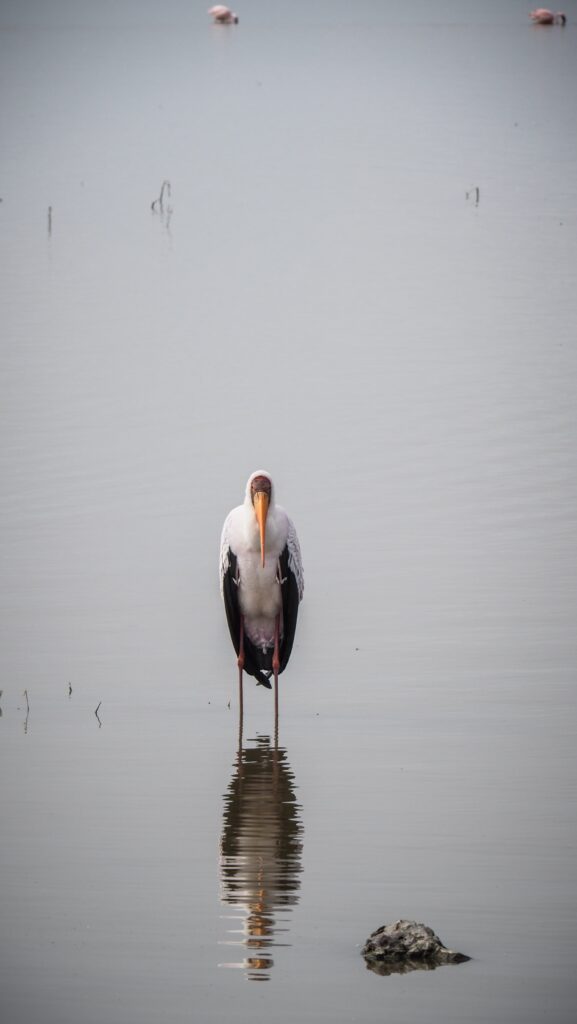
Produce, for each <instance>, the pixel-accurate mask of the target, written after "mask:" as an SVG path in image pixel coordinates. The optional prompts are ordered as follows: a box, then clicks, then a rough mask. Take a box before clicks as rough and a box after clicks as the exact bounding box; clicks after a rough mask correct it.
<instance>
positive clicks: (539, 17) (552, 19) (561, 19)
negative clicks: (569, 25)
mask: <svg viewBox="0 0 577 1024" xmlns="http://www.w3.org/2000/svg"><path fill="white" fill-rule="evenodd" d="M529 17H530V18H531V21H532V22H533V24H534V25H564V24H565V22H566V21H567V18H566V17H565V15H564V14H563V12H562V11H557V14H553V11H548V10H547V8H546V7H538V8H537V9H536V10H535V11H531V13H530V15H529Z"/></svg>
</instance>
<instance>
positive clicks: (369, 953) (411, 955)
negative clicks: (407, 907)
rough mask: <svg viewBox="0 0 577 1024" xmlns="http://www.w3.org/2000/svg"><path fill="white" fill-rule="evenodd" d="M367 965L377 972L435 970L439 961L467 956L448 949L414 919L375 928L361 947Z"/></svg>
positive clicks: (453, 961)
mask: <svg viewBox="0 0 577 1024" xmlns="http://www.w3.org/2000/svg"><path fill="white" fill-rule="evenodd" d="M361 952H362V954H363V956H364V958H365V960H366V961H367V967H370V969H371V970H376V971H377V973H378V974H394V973H405V972H406V971H411V970H419V969H422V970H434V969H435V967H439V966H440V965H441V964H462V963H464V962H465V961H466V960H470V959H471V957H470V956H465V954H464V953H456V952H455V951H454V950H453V949H447V947H446V946H444V945H443V943H442V942H441V940H440V938H439V936H438V935H435V933H434V931H433V929H432V928H428V927H427V925H426V924H419V923H418V922H417V921H402V920H401V921H395V922H394V924H384V925H382V927H381V928H377V930H376V932H373V933H372V935H370V936H369V938H368V939H367V941H366V942H365V944H364V946H363V948H362V950H361Z"/></svg>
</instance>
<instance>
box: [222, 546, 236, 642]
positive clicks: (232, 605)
mask: <svg viewBox="0 0 577 1024" xmlns="http://www.w3.org/2000/svg"><path fill="white" fill-rule="evenodd" d="M236 579H237V568H236V555H234V554H233V553H232V551H231V550H230V548H228V551H227V553H226V559H225V561H224V564H223V569H222V575H221V585H222V596H223V600H224V610H225V612H226V621H227V622H228V628H229V630H230V638H231V640H232V645H233V647H234V649H235V651H236V653H237V655H238V652H239V648H240V607H239V603H238V584H237V582H236Z"/></svg>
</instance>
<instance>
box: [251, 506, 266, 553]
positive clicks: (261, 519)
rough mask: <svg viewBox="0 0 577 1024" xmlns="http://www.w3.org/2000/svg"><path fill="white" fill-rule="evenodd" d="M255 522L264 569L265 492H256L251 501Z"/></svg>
mask: <svg viewBox="0 0 577 1024" xmlns="http://www.w3.org/2000/svg"><path fill="white" fill-rule="evenodd" d="M252 503H253V505H254V511H255V515H256V520H257V523H258V525H259V529H260V554H261V559H262V566H263V568H264V547H265V539H266V516H267V512H268V494H266V493H265V491H256V493H255V496H254V498H253V501H252Z"/></svg>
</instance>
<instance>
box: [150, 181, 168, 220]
mask: <svg viewBox="0 0 577 1024" xmlns="http://www.w3.org/2000/svg"><path fill="white" fill-rule="evenodd" d="M165 192H166V194H167V196H168V198H169V199H170V182H169V181H167V180H166V179H165V180H164V181H163V182H162V185H161V187H160V195H159V197H158V199H155V200H154V201H153V202H152V203H151V204H150V209H151V210H152V212H153V213H156V212H157V209H156V208H157V207H158V209H159V210H160V212H161V213H164V193H165Z"/></svg>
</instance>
